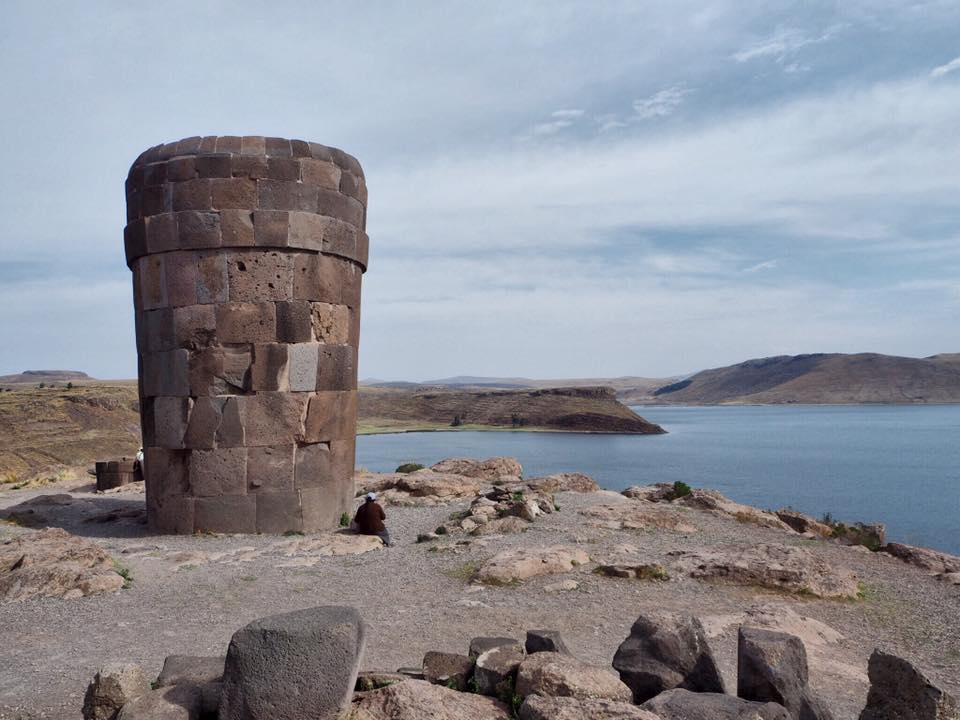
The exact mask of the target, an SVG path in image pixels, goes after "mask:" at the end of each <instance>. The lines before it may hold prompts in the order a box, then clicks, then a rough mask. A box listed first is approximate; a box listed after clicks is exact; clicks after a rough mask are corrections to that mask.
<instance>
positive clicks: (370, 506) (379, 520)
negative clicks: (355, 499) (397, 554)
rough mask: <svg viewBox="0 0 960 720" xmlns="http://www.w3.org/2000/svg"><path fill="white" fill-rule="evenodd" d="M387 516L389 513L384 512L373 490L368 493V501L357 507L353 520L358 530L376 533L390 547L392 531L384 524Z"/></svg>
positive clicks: (370, 533)
mask: <svg viewBox="0 0 960 720" xmlns="http://www.w3.org/2000/svg"><path fill="white" fill-rule="evenodd" d="M386 518H387V515H386V513H384V512H383V508H382V507H380V506H379V505H378V504H377V494H376V493H373V492H372V493H367V499H366V501H365V502H364V503H363V505H361V506H360V507H359V508H357V514H356V516H355V517H354V518H353V522H354V524H355V525H356V527H357V532H359V533H362V534H363V535H376V536H377V537H379V538H380V539H381V540H383V544H384V545H386V546H387V547H390V546H391V545H392V543H391V542H390V533H389V532H388V531H387V526H386V525H384V524H383V521H384V520H385V519H386Z"/></svg>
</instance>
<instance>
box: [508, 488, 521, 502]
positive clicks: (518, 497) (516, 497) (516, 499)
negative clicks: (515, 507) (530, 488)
mask: <svg viewBox="0 0 960 720" xmlns="http://www.w3.org/2000/svg"><path fill="white" fill-rule="evenodd" d="M510 498H511V499H512V500H513V501H514V502H523V493H522V492H520V491H519V490H518V491H517V492H515V493H514V494H513V495H511V496H510Z"/></svg>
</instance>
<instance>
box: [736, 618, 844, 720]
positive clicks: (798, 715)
mask: <svg viewBox="0 0 960 720" xmlns="http://www.w3.org/2000/svg"><path fill="white" fill-rule="evenodd" d="M808 682H809V671H808V668H807V651H806V648H805V647H804V645H803V641H802V640H800V638H798V637H795V636H793V635H787V634H786V633H780V632H773V631H772V630H763V629H760V628H748V627H741V628H740V633H739V637H738V643H737V695H738V696H739V697H741V698H743V699H744V700H754V701H757V702H775V703H779V704H780V705H783V707H785V708H786V709H787V711H788V712H789V713H790V716H791V717H792V718H795V719H796V720H833V714H832V713H831V712H830V711H829V710H828V709H827V708H826V706H824V705H823V703H821V702H820V700H819V699H818V698H817V697H816V696H815V695H814V694H813V691H812V690H811V689H810V686H809V685H808Z"/></svg>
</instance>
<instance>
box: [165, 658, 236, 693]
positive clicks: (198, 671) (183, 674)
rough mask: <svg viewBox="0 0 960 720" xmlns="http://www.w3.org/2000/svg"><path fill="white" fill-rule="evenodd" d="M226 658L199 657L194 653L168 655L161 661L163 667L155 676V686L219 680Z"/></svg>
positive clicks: (193, 683)
mask: <svg viewBox="0 0 960 720" xmlns="http://www.w3.org/2000/svg"><path fill="white" fill-rule="evenodd" d="M225 664H226V658H225V657H223V656H222V655H221V656H219V657H201V656H196V655H168V656H167V657H166V658H165V659H164V661H163V669H162V670H161V671H160V675H158V676H157V683H156V686H157V687H167V686H170V685H183V684H191V685H204V684H206V683H210V682H220V681H221V680H222V679H223V667H224V665H225Z"/></svg>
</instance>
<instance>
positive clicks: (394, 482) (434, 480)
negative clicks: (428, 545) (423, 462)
mask: <svg viewBox="0 0 960 720" xmlns="http://www.w3.org/2000/svg"><path fill="white" fill-rule="evenodd" d="M355 482H356V487H357V494H358V496H359V495H366V494H367V493H368V492H375V493H378V494H379V495H380V497H379V498H378V499H379V501H380V502H382V503H385V504H389V505H414V506H428V507H429V506H433V505H441V504H444V503H449V502H454V501H456V500H462V499H464V498H472V497H476V496H477V495H479V494H480V493H481V491H482V490H483V489H484V487H485V483H483V482H482V481H480V480H477V479H476V478H470V477H465V476H463V475H457V474H453V473H439V472H434V471H432V470H429V469H424V470H417V471H415V472H412V473H367V472H361V473H357V474H356V476H355Z"/></svg>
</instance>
